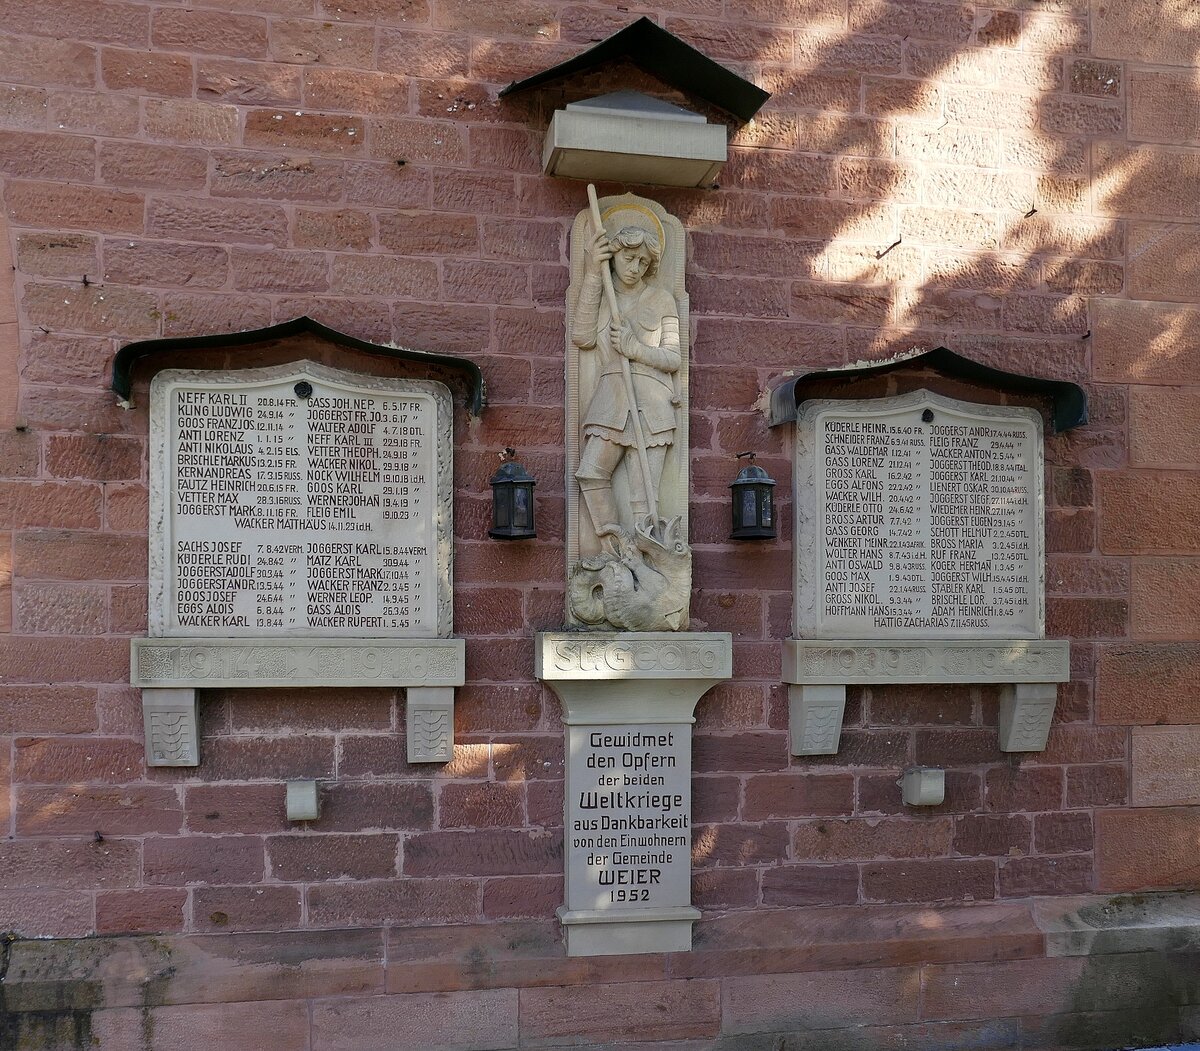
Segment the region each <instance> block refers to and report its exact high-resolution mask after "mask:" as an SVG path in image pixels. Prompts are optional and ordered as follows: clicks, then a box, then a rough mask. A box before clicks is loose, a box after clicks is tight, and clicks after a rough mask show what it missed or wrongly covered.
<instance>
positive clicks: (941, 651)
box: [783, 639, 1071, 686]
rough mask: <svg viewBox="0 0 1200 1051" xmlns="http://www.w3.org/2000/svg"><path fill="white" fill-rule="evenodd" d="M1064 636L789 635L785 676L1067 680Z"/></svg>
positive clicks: (874, 680) (854, 681)
mask: <svg viewBox="0 0 1200 1051" xmlns="http://www.w3.org/2000/svg"><path fill="white" fill-rule="evenodd" d="M1070 678H1071V648H1070V643H1069V642H1067V641H1066V640H1065V639H987V640H974V639H971V640H960V639H928V640H920V641H912V640H904V641H894V642H875V641H871V640H862V639H785V640H784V643H783V681H784V682H787V683H794V684H796V685H806V686H807V685H814V686H816V685H831V686H832V685H846V686H853V685H876V684H877V685H884V684H888V683H914V684H937V683H1001V684H1004V683H1018V682H1067V681H1068V680H1069V679H1070Z"/></svg>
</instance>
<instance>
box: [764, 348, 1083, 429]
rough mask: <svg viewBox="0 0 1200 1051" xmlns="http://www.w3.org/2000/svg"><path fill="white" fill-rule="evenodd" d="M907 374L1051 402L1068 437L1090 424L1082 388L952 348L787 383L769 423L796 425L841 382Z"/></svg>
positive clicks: (775, 394)
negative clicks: (800, 412) (806, 408)
mask: <svg viewBox="0 0 1200 1051" xmlns="http://www.w3.org/2000/svg"><path fill="white" fill-rule="evenodd" d="M905 369H908V370H913V369H929V370H932V371H934V372H937V373H939V374H940V375H943V376H947V377H949V378H952V379H960V380H967V381H969V382H971V383H977V384H979V385H981V386H985V387H993V388H995V389H997V390H1003V391H1011V392H1013V393H1014V394H1032V395H1040V396H1042V397H1048V398H1050V399H1051V400H1052V402H1053V405H1054V412H1053V414H1052V420H1053V423H1054V429H1055V431H1067V430H1070V429H1071V428H1072V427H1077V426H1079V425H1080V424H1081V423H1087V418H1088V404H1087V393H1086V392H1085V391H1084V389H1083V388H1082V387H1081V386H1079V384H1078V383H1070V382H1068V381H1066V380H1051V379H1043V378H1042V377H1040V376H1026V375H1023V374H1021V373H1018V372H1005V371H1003V370H1002V369H994V368H992V367H991V366H990V365H984V364H982V363H980V362H978V361H972V360H971V359H970V358H964V357H963V356H962V355H961V354H955V353H954V351H952V350H950V349H949V348H948V347H936V348H934V349H933V350H926V351H915V352H913V353H911V354H897V355H896V356H894V357H891V358H887V359H886V360H884V361H861V362H855V363H854V364H853V365H843V366H841V367H840V368H836V369H819V370H818V371H816V372H806V373H805V374H804V375H803V376H797V377H795V378H793V379H789V380H787V381H786V382H784V383H781V384H779V386H777V387H775V388H774V389H772V391H771V416H770V420H769V421H768V422H769V423H770V425H771V426H772V427H776V426H778V425H779V424H781V423H790V422H792V421H793V420H795V419H796V411H797V408H798V407H799V405H800V403H801V402H804V401H807V400H808V399H809V398H812V397H830V393H829V388H830V385H831V383H833V382H836V381H838V380H842V381H844V382H846V383H850V382H852V381H854V380H857V379H861V378H863V377H865V376H881V375H884V374H886V373H889V372H898V371H901V370H905Z"/></svg>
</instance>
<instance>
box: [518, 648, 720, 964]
mask: <svg viewBox="0 0 1200 1051" xmlns="http://www.w3.org/2000/svg"><path fill="white" fill-rule="evenodd" d="M535 670H536V674H537V676H538V678H539V679H541V680H542V681H543V682H545V683H546V684H547V685H548V686H549V687H550V688H551V689H552V690H553V691H554V692H555V693H556V694H557V695H558V697H559V699H560V700H561V701H562V705H563V722H564V723H565V724H566V737H567V741H566V744H567V747H566V759H567V763H566V787H565V815H564V841H565V845H566V904H565V905H563V907H562V908H560V909H559V910H558V917H559V920H560V921H561V922H562V924H563V929H564V932H565V937H566V946H567V955H568V956H612V955H625V954H629V953H648V952H686V951H687V950H689V949H691V947H692V923H693V921H694V920H696V919H698V918H699V916H700V912H699V910H698V909H696V908H694V907H693V906H692V904H691V875H692V859H691V844H692V829H691V818H692V792H691V778H692V723H693V722H694V721H695V720H694V717H693V712H694V710H695V707H696V702H697V701H698V700H699V699H700V698H701V697H702V696H703V695H704V694H705V693H706V692H707V691H708V690H709V689H710V688H711V687H713V686H715V685H716V684H717V683H719V682H723V681H725V680H726V679H729V678H730V677H731V676H732V674H733V640H732V636H731V635H729V634H727V633H724V632H690V633H689V632H631V633H625V632H544V633H540V634H539V635H538V638H537V646H536V650H535Z"/></svg>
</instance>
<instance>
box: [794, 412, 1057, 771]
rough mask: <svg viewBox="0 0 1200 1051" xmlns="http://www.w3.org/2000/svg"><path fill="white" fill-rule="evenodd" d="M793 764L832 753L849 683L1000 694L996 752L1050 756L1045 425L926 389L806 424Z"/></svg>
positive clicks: (799, 428)
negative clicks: (982, 687) (977, 686)
mask: <svg viewBox="0 0 1200 1051" xmlns="http://www.w3.org/2000/svg"><path fill="white" fill-rule="evenodd" d="M795 420H796V445H795V472H794V474H793V485H794V507H795V544H794V581H793V589H794V594H795V606H794V622H793V623H794V626H793V631H794V632H795V634H796V635H797V636H798V638H795V639H791V640H788V641H787V642H785V643H784V660H783V665H784V675H783V678H784V681H785V682H786V683H788V685H789V690H788V693H789V713H790V715H789V724H790V730H791V751H792V754H793V755H832V754H835V753H836V752H837V749H838V743H839V740H840V737H841V725H842V715H843V712H844V710H845V704H846V686H847V685H851V684H886V683H914V684H939V683H995V684H996V685H998V686H1001V687H1002V688H1003V692H1002V695H1001V706H1000V747H1001V749H1002V750H1003V751H1006V752H1026V751H1041V750H1042V749H1043V748H1045V746H1046V737H1047V734H1048V733H1049V730H1050V723H1051V720H1052V718H1053V716H1054V703H1055V697H1056V694H1057V688H1056V684H1057V683H1059V682H1064V681H1066V680H1067V679H1069V678H1070V662H1069V654H1070V650H1069V646H1068V644H1067V643H1066V642H1065V641H1055V640H1048V639H1046V638H1045V634H1046V629H1045V625H1046V616H1045V614H1046V603H1045V525H1044V521H1045V514H1044V509H1045V496H1044V489H1045V484H1044V474H1045V468H1044V450H1043V437H1042V430H1043V424H1042V418H1041V415H1040V413H1039V412H1037V411H1036V410H1034V409H1031V408H1026V407H1020V406H1012V405H984V404H976V403H973V402H965V401H960V400H957V399H954V398H948V397H944V396H942V395H940V394H936V393H934V392H931V391H928V390H917V391H912V392H910V393H908V394H902V395H898V396H896V397H890V398H877V399H822V400H813V401H807V402H804V403H803V404H802V405H800V406H799V407H798V409H797V411H796V413H795Z"/></svg>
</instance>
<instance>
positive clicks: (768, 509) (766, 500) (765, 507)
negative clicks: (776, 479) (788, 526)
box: [762, 486, 775, 526]
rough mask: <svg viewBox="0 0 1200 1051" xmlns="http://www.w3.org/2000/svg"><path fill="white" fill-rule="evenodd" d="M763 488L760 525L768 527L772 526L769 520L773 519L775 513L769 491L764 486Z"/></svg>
mask: <svg viewBox="0 0 1200 1051" xmlns="http://www.w3.org/2000/svg"><path fill="white" fill-rule="evenodd" d="M763 488H764V490H765V491H764V492H763V502H762V524H763V525H764V526H770V525H772V522H771V519H772V518H773V517H774V511H775V508H774V500H773V499H772V498H771V490H770V489H767V488H766V487H765V486H764V487H763Z"/></svg>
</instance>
